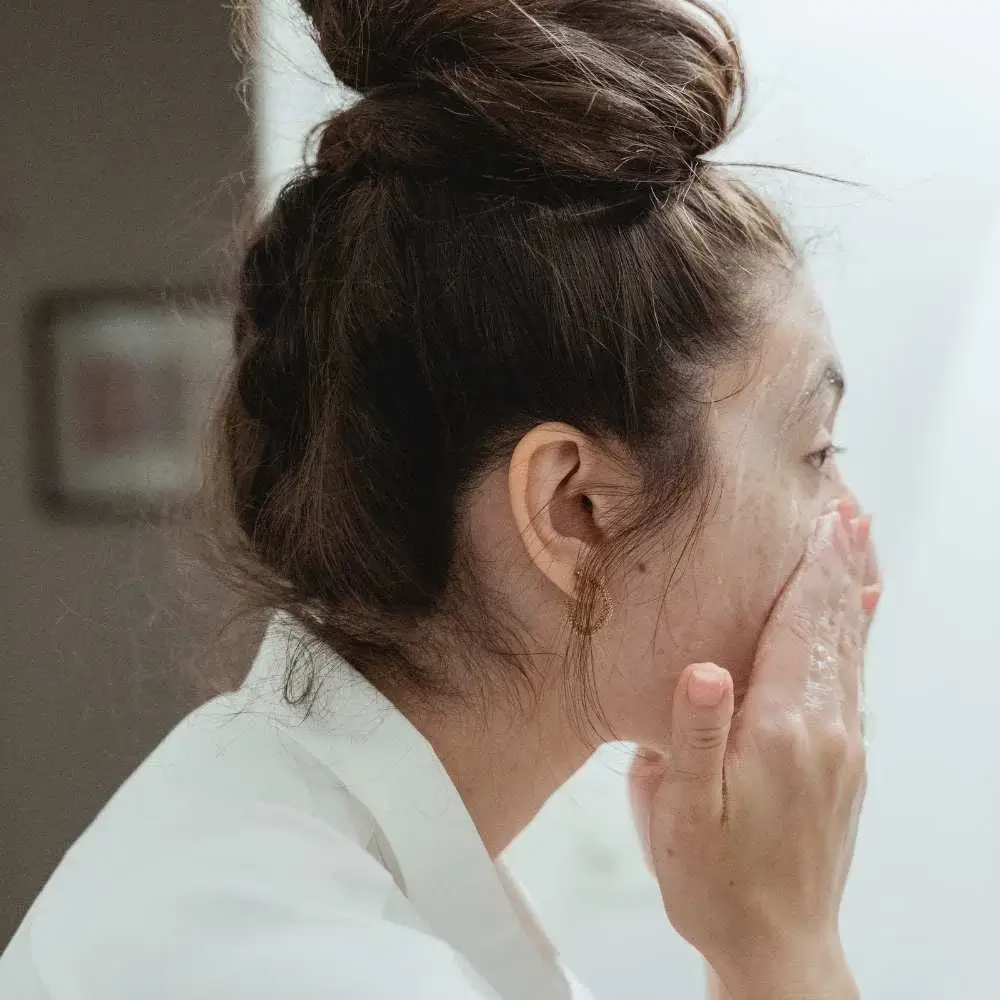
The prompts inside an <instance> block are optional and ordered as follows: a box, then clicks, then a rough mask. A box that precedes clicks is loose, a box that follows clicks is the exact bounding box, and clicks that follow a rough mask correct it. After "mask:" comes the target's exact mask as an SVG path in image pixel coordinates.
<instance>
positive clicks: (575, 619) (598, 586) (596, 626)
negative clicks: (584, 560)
mask: <svg viewBox="0 0 1000 1000" xmlns="http://www.w3.org/2000/svg"><path fill="white" fill-rule="evenodd" d="M573 576H575V577H576V578H577V579H578V580H579V581H580V582H581V584H582V585H583V586H588V585H589V586H592V587H594V589H595V590H596V591H597V597H598V599H599V600H600V602H601V603H600V609H599V610H598V611H597V613H596V615H594V617H593V619H591V618H590V615H589V614H587V612H588V610H589V611H592V610H593V605H592V604H591V605H589V606H588V602H586V601H583V600H581V599H580V598H571V599H570V600H568V601H567V602H566V607H567V609H568V611H569V623H570V626H571V627H572V629H573V631H574V632H578V633H579V634H580V635H594V634H595V633H597V632H600V631H601V629H602V628H604V626H605V625H607V624H608V621H609V620H610V618H611V616H612V615H613V614H614V613H615V602H614V601H613V600H612V599H611V594H610V592H609V591H608V588H607V585H606V584H605V583H604V581H603V580H599V579H597V578H595V577H587V576H584V575H583V574H582V573H579V572H577V573H574V574H573ZM581 589H582V588H581Z"/></svg>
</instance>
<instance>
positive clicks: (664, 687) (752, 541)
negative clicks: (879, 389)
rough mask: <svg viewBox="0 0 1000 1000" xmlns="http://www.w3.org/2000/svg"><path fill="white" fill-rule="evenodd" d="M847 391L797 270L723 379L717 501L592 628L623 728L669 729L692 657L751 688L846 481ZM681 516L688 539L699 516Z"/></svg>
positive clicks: (642, 562) (606, 692) (616, 721)
mask: <svg viewBox="0 0 1000 1000" xmlns="http://www.w3.org/2000/svg"><path fill="white" fill-rule="evenodd" d="M842 394H843V376H842V375H841V370H840V364H839V361H838V359H837V355H836V352H835V350H834V348H833V345H832V343H831V340H830V338H829V335H828V331H827V327H826V323H825V319H824V316H823V312H822V309H821V307H820V305H819V303H818V302H817V300H816V298H815V295H814V292H813V290H812V288H811V286H810V285H809V284H808V282H807V281H806V280H805V279H799V280H798V281H797V282H796V284H795V285H794V287H793V289H792V291H791V294H790V295H789V296H788V297H787V298H786V299H784V300H783V301H782V303H781V305H780V306H779V307H778V308H777V309H776V310H775V311H773V312H772V319H771V322H770V323H769V324H768V327H767V329H766V331H765V332H764V334H763V341H762V344H761V349H760V350H759V351H758V352H757V354H756V357H755V358H754V359H753V361H752V363H750V364H743V365H740V366H734V367H732V368H730V369H727V370H725V371H722V372H720V373H719V375H718V377H717V379H716V384H715V391H714V393H713V399H714V400H715V401H716V402H714V403H713V406H712V412H711V417H710V438H711V443H712V451H713V461H712V476H713V477H714V479H713V485H714V486H715V492H714V494H713V498H714V502H713V504H712V505H711V507H710V508H709V510H708V512H707V517H706V519H705V521H704V523H703V524H702V526H701V528H700V529H698V530H697V533H696V534H694V536H693V541H692V542H691V544H690V546H689V547H688V549H687V551H686V552H683V551H679V550H680V549H682V545H681V544H679V543H678V531H677V526H676V525H673V526H668V528H666V529H665V530H664V531H663V533H662V537H661V538H660V539H659V540H658V541H657V543H656V544H654V546H653V547H652V549H650V550H647V551H646V552H645V553H644V554H643V555H642V556H640V557H638V559H637V560H633V563H634V564H633V565H630V566H629V567H628V571H627V573H626V575H625V576H624V577H623V578H622V579H621V580H620V581H615V584H616V589H619V588H620V589H619V593H621V594H622V595H623V596H622V600H621V602H620V605H619V608H618V610H617V611H616V613H615V615H614V618H613V624H612V625H609V626H608V627H607V629H606V630H605V632H606V633H607V634H606V635H605V634H604V633H599V634H598V635H597V636H595V640H597V641H598V642H599V643H600V649H601V652H602V654H603V655H600V656H599V661H598V662H603V663H604V664H606V665H607V666H606V667H605V670H604V677H603V678H602V679H601V688H602V691H601V700H602V705H603V707H604V709H605V711H606V713H607V715H608V718H609V720H610V721H611V722H612V723H613V725H614V728H615V730H616V733H617V734H618V735H620V736H621V737H622V738H627V739H635V740H642V739H644V738H649V737H656V736H658V735H659V736H662V733H663V726H664V724H665V723H666V722H667V720H668V719H669V706H670V699H671V698H672V696H673V687H674V685H675V683H676V680H677V677H678V675H679V673H680V671H681V670H682V669H683V667H684V666H685V665H686V664H688V663H692V662H699V661H707V660H711V661H713V662H716V663H719V664H721V665H723V666H725V667H726V668H727V669H729V670H730V671H731V672H732V674H733V677H734V680H735V682H736V689H737V695H738V696H739V695H741V694H742V693H743V692H744V691H745V690H746V685H747V682H748V680H749V676H750V671H751V667H752V664H753V657H754V652H755V649H756V645H757V641H758V638H759V636H760V633H761V630H762V628H763V626H764V624H765V622H766V620H767V618H768V615H769V614H770V612H771V609H772V607H773V605H774V603H775V600H776V598H777V597H778V595H779V593H780V592H781V590H782V588H783V587H784V585H785V583H786V582H787V580H788V578H789V577H790V575H791V573H792V571H793V570H794V569H795V567H796V565H797V563H798V561H799V560H800V558H801V557H802V554H803V552H804V549H805V545H806V540H807V537H808V534H809V530H810V523H811V521H812V520H813V518H815V517H816V516H817V515H818V514H819V513H820V512H821V511H822V509H823V508H824V507H825V506H826V505H827V504H828V503H829V502H830V501H831V500H833V499H834V498H836V497H840V496H844V495H845V494H847V493H848V490H847V487H846V486H845V484H844V482H843V480H842V479H841V476H840V473H839V471H838V469H837V464H836V454H835V437H834V422H835V419H836V416H837V409H838V407H839V403H840V398H841V396H842ZM686 528H687V530H686V531H681V532H680V533H679V534H680V542H681V543H683V540H684V538H685V537H690V536H691V532H692V531H694V524H693V523H692V524H690V525H687V526H686ZM671 578H673V582H672V584H671V585H670V586H669V587H668V586H667V581H668V580H670V579H671ZM595 651H596V650H595Z"/></svg>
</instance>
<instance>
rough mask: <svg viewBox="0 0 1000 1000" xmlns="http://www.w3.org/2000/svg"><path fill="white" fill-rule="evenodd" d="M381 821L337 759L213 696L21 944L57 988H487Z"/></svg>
mask: <svg viewBox="0 0 1000 1000" xmlns="http://www.w3.org/2000/svg"><path fill="white" fill-rule="evenodd" d="M373 838H374V827H373V824H372V822H371V820H370V817H368V816H367V814H366V811H365V810H364V808H363V807H362V806H360V804H359V803H357V802H356V801H354V800H353V799H352V798H351V797H350V796H349V795H348V794H347V793H346V791H345V790H344V789H343V788H342V787H338V786H337V783H336V780H335V777H334V776H333V775H332V774H331V773H330V771H329V770H327V769H325V768H321V767H319V766H318V765H316V763H315V762H314V761H312V760H311V759H310V758H309V756H308V754H306V753H305V752H304V751H302V750H301V748H300V747H298V746H297V745H296V744H295V743H294V741H291V740H287V741H286V740H285V739H284V738H283V737H282V733H281V731H280V729H277V728H275V727H273V726H270V725H269V724H268V722H267V720H266V719H263V718H260V717H254V716H253V715H252V714H247V713H240V714H237V715H234V714H232V713H231V712H230V713H228V715H227V713H226V710H225V706H224V705H223V706H219V705H216V706H214V707H211V708H208V709H206V710H203V711H199V712H197V713H195V714H194V715H193V716H191V717H189V718H188V719H187V720H185V722H184V723H182V724H181V726H179V727H178V729H177V730H175V732H174V733H173V734H171V736H170V737H168V738H167V740H166V741H165V742H164V743H163V744H162V745H161V746H160V747H159V748H158V749H157V750H156V751H155V752H154V753H153V754H152V755H151V756H150V758H149V759H148V760H147V761H146V762H145V763H144V764H143V765H142V766H141V767H140V768H139V770H138V771H137V772H136V773H135V774H134V775H133V776H132V778H130V779H129V781H128V782H126V784H125V786H123V788H122V789H121V790H120V791H119V792H118V794H117V795H116V796H115V797H114V799H113V800H112V801H111V802H110V803H109V805H108V806H107V807H106V809H105V810H104V811H103V812H102V814H101V815H100V816H99V817H98V818H97V820H96V821H95V822H94V823H93V824H92V826H91V828H90V829H89V830H88V831H87V832H86V833H85V834H84V836H83V837H82V838H81V839H80V840H79V841H78V843H77V844H76V845H75V846H74V847H73V849H72V850H71V851H70V852H69V854H68V855H67V856H66V858H65V859H64V861H63V863H62V864H61V865H60V867H59V869H58V870H57V871H56V873H55V875H54V876H53V877H52V879H51V880H50V882H49V884H48V885H47V886H46V888H45V890H44V891H43V893H42V895H41V896H40V897H39V899H38V900H37V901H36V903H35V906H34V907H33V908H32V911H31V913H30V914H29V917H28V919H27V921H26V923H25V926H24V927H23V928H22V931H21V932H20V935H19V939H20V940H21V941H22V944H21V945H20V946H19V951H20V955H21V956H22V957H21V958H18V959H17V960H18V961H23V956H25V955H30V960H31V964H32V966H33V968H34V974H35V975H37V976H38V977H39V978H40V979H41V981H42V982H44V983H45V985H46V988H47V990H48V991H49V994H48V995H50V996H52V997H53V998H60V1000H61V998H62V997H64V996H65V997H70V996H72V997H73V998H79V1000H119V998H120V1000H125V998H128V1000H134V998H135V997H143V1000H175V998H177V1000H180V998H184V1000H187V998H189V997H194V996H198V997H205V998H214V997H219V998H220V1000H222V998H226V1000H230V998H233V1000H236V998H239V1000H256V998H258V997H259V998H261V1000H264V998H268V1000H270V998H273V997H274V996H295V998H296V1000H310V998H312V997H314V996H315V997H316V998H317V1000H318V998H319V997H322V998H323V1000H332V998H336V997H341V996H342V997H345V998H346V997H349V998H352V1000H353V998H357V1000H364V998H367V997H376V996H379V997H381V996H397V995H398V996H403V995H406V996H411V997H423V996H427V997H431V996H434V997H435V1000H445V998H446V997H448V996H449V992H448V990H449V989H450V990H451V992H452V994H453V995H454V996H456V998H465V997H470V998H478V997H480V996H484V997H489V996H490V995H491V994H490V993H489V991H488V990H486V989H485V987H483V986H482V985H481V984H478V983H477V980H476V977H475V975H474V973H472V972H471V970H469V969H468V968H467V966H466V965H465V963H464V962H463V961H462V960H461V959H460V958H459V956H458V955H457V954H455V953H454V952H453V951H452V950H451V949H450V948H449V947H448V946H447V945H446V944H445V943H444V942H442V941H440V940H437V939H436V938H434V937H433V936H432V935H431V934H429V933H428V932H427V930H426V928H425V927H424V926H423V923H422V921H421V919H420V917H419V915H418V914H417V913H416V911H415V910H414V909H413V908H412V906H411V905H410V904H409V901H408V900H407V899H406V897H405V896H404V894H403V892H402V891H401V889H400V888H399V886H398V885H397V884H396V882H395V880H394V879H393V877H392V875H391V874H390V872H389V871H388V870H387V869H386V867H385V866H384V865H383V864H382V863H381V859H380V857H379V855H378V850H377V848H376V847H375V846H374V843H373ZM15 957H16V956H15ZM12 961H13V959H12ZM5 971H7V970H5ZM424 983H426V984H427V986H426V991H425V987H424V986H423V985H419V986H415V985H414V984H424ZM463 990H464V991H465V992H463ZM434 991H436V992H434ZM456 991H457V992H456ZM4 1000H6V998H4Z"/></svg>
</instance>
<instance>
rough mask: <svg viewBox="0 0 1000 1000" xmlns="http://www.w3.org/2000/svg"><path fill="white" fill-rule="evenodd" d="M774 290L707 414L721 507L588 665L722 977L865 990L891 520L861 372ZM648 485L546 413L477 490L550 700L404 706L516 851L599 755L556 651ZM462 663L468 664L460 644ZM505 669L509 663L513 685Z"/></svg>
mask: <svg viewBox="0 0 1000 1000" xmlns="http://www.w3.org/2000/svg"><path fill="white" fill-rule="evenodd" d="M776 301H778V302H779V304H777V305H776V306H775V308H774V309H773V310H772V312H771V315H770V321H769V322H768V323H767V324H766V325H765V328H764V329H763V331H762V334H761V339H760V345H759V350H758V351H757V352H755V355H754V357H753V358H752V359H751V361H750V362H749V363H743V364H740V365H734V366H732V367H730V368H727V369H724V370H721V371H719V372H718V373H717V377H716V379H715V384H714V390H713V393H712V396H711V398H710V399H706V401H705V406H706V408H707V411H708V420H709V436H710V441H711V450H712V456H713V461H712V481H711V484H710V485H711V487H712V489H711V495H712V497H713V502H712V503H711V504H710V505H709V507H708V509H707V512H706V516H705V518H704V520H703V521H702V522H701V523H700V524H697V525H696V524H695V522H694V521H693V520H692V521H689V522H687V523H683V519H678V520H676V521H673V522H670V523H668V524H667V525H665V526H664V528H663V530H662V531H661V532H660V534H659V535H658V536H657V537H656V538H655V539H653V541H652V544H650V545H648V546H645V547H643V548H642V550H641V551H639V552H635V553H632V554H631V555H630V557H629V558H628V559H626V560H624V561H623V562H622V563H621V564H617V565H615V566H613V567H612V571H611V572H610V573H609V575H608V577H607V579H606V580H604V581H602V582H603V584H604V586H605V587H606V589H607V594H608V596H609V597H610V599H611V600H612V601H613V605H614V610H613V612H612V614H611V615H610V618H609V621H608V623H607V626H606V627H604V628H602V629H601V630H600V631H599V632H598V633H597V634H596V635H595V636H594V637H593V640H592V647H591V654H592V655H591V669H592V674H591V675H590V676H591V678H592V682H593V685H594V693H595V694H596V696H597V699H598V701H599V703H600V707H601V710H602V713H603V720H602V722H601V725H602V726H604V727H605V728H604V730H603V731H600V732H599V733H597V738H598V739H601V738H603V739H625V740H631V741H634V742H636V743H638V744H639V745H640V747H641V748H643V749H642V750H641V752H640V755H639V756H638V757H637V760H636V764H635V766H634V769H633V772H632V775H631V790H632V799H633V805H634V809H635V813H636V822H637V829H638V831H639V834H640V839H641V840H642V841H643V842H644V846H645V849H646V852H647V858H648V859H649V861H650V864H651V867H652V869H653V871H654V874H655V875H656V877H657V879H658V882H659V884H660V887H661V891H662V892H663V895H664V903H665V906H666V909H667V912H668V914H669V915H670V917H671V920H672V921H673V922H674V923H675V926H677V927H678V929H679V930H680V932H681V933H682V934H683V935H684V936H685V937H687V938H688V940H689V941H691V943H692V944H694V945H695V947H697V948H698V949H699V950H700V951H701V952H702V954H703V955H704V956H705V957H706V959H707V961H708V962H709V963H710V966H711V968H712V969H714V970H715V971H716V972H717V973H718V977H716V976H715V974H714V973H712V976H711V979H710V982H711V983H712V984H713V988H715V989H717V990H723V991H728V993H729V995H730V996H731V997H732V998H733V1000H757V998H758V997H760V998H761V1000H763V998H764V997H768V998H770V1000H781V998H782V997H792V996H796V997H800V998H801V997H814V998H820V997H826V998H829V1000H847V998H853V997H854V996H855V995H856V988H855V986H854V983H853V979H852V977H851V974H850V971H849V969H848V967H847V964H846V962H845V960H844V957H843V952H842V950H841V948H840V943H839V932H838V928H837V915H838V913H839V906H840V898H841V895H842V892H843V886H844V880H845V879H846V875H847V871H848V868H849V865H850V860H851V856H852V852H853V844H854V834H855V830H856V823H857V817H858V813H859V811H860V803H861V799H862V796H863V787H864V746H863V737H862V732H861V730H862V723H861V712H860V710H859V703H860V686H861V677H862V667H863V651H864V644H865V640H866V638H867V629H868V623H869V621H870V615H871V613H872V612H873V611H874V606H875V603H876V602H877V599H878V594H879V589H878V587H879V582H878V576H877V568H876V564H875V561H874V555H873V553H872V551H871V542H870V533H871V522H870V519H868V518H866V517H861V516H860V514H861V511H860V506H859V505H858V503H857V502H856V500H855V499H854V498H853V497H851V496H850V492H849V490H848V488H847V486H846V484H845V483H844V482H843V480H842V479H841V477H840V474H839V472H838V470H837V467H836V462H835V459H834V457H833V454H832V452H833V443H834V438H833V432H834V423H835V419H836V413H837V408H838V406H839V402H840V397H841V395H842V389H843V378H842V375H841V374H840V366H839V362H838V360H837V357H836V353H835V351H834V349H833V346H832V343H831V340H830V337H829V334H828V331H827V328H826V324H825V322H824V319H823V314H822V311H821V310H820V309H819V307H818V304H817V302H816V299H815V296H814V294H813V292H812V290H811V288H810V286H809V285H808V283H807V282H806V281H805V280H804V278H801V277H800V278H799V280H798V281H797V283H796V284H795V286H794V288H793V290H792V292H791V294H790V295H787V296H784V297H782V298H781V299H780V301H779V300H776ZM635 485H636V470H634V469H631V468H630V467H629V463H628V461H627V460H626V459H624V458H623V456H621V455H620V454H616V453H615V452H614V449H613V447H610V446H609V445H608V444H607V443H602V442H595V441H593V440H591V439H589V438H587V437H586V436H585V435H583V434H581V433H579V432H578V431H577V430H575V429H574V428H572V427H568V426H565V425H561V424H545V425H540V426H538V427H535V428H533V429H532V430H531V431H530V432H528V433H527V434H526V435H525V436H524V437H523V438H522V439H521V441H520V442H519V443H518V445H517V447H516V449H515V451H514V454H513V456H512V458H511V462H510V465H509V468H507V469H506V470H498V471H497V472H495V473H494V474H493V475H491V476H489V477H487V478H486V479H485V480H484V481H483V482H482V483H481V484H480V486H479V488H478V489H477V490H476V491H475V492H474V493H473V495H472V497H471V498H470V504H469V511H468V518H467V523H466V531H465V538H466V541H467V544H468V545H469V550H470V551H469V553H468V554H469V555H470V556H471V558H472V560H473V563H474V565H476V566H477V567H478V568H479V570H480V578H481V581H482V584H483V588H484V591H485V593H486V595H487V600H492V599H495V600H496V601H497V602H502V603H503V604H504V605H505V606H507V607H508V608H509V609H510V612H511V614H512V618H513V620H514V621H515V622H517V623H518V630H519V631H520V633H521V634H522V636H523V637H524V655H523V660H522V664H521V665H522V667H523V668H524V670H525V673H526V675H527V676H528V677H529V678H530V679H531V685H530V697H525V696H524V692H523V691H520V692H518V691H517V690H516V689H514V688H507V691H508V692H510V696H509V697H504V696H503V691H504V688H503V687H502V686H500V685H497V686H494V687H493V688H491V689H490V690H489V692H488V696H487V697H485V698H481V699H479V700H478V701H467V702H462V701H461V700H459V701H455V702H451V703H449V704H444V703H443V702H441V701H437V702H433V703H432V702H428V701H423V702H411V703H409V704H407V703H405V699H404V700H403V701H400V700H398V699H397V704H400V707H401V708H402V709H403V710H404V711H405V712H407V714H408V715H409V716H410V718H411V720H412V721H413V722H414V723H415V724H416V725H417V726H418V728H420V729H421V730H422V731H423V732H424V734H425V735H426V736H427V738H428V739H429V740H430V742H431V744H432V745H433V746H434V748H435V750H436V751H437V753H438V755H439V757H440V758H441V760H442V762H443V763H444V765H445V767H446V768H447V769H448V771H449V773H450V774H451V776H452V778H453V780H454V781H455V783H456V786H457V787H458V789H459V791H460V793H461V794H462V796H463V798H464V799H465V802H466V804H467V806H468V808H469V810H470V813H471V815H472V817H473V819H474V821H475V822H476V824H477V827H478V828H479V830H480V833H481V834H482V836H483V839H484V842H485V843H486V845H487V848H488V849H489V850H490V851H491V853H493V854H494V855H496V854H499V853H500V852H501V851H502V850H503V849H504V848H505V847H506V846H507V845H508V844H509V843H510V841H511V840H512V839H513V838H514V837H515V836H516V835H517V834H518V833H519V832H520V831H521V830H522V829H523V827H524V826H525V825H526V824H527V823H528V822H529V821H530V820H531V819H532V817H533V816H534V815H535V814H536V813H537V811H538V809H539V808H540V807H541V806H542V804H543V803H544V802H545V800H546V799H547V798H548V797H549V795H551V794H552V792H554V791H555V790H556V788H558V787H559V785H560V784H562V783H563V782H564V781H565V780H566V779H567V778H568V777H569V775H570V774H572V772H573V771H574V770H576V769H577V768H578V767H579V766H580V765H581V764H582V763H583V762H584V760H586V758H587V756H588V755H589V754H590V753H591V752H592V750H593V748H594V738H593V735H591V737H589V738H588V737H587V735H586V734H585V733H583V732H582V731H581V729H580V727H579V726H578V725H577V724H576V722H577V719H578V716H576V715H574V712H573V708H574V704H575V702H577V701H578V700H579V698H580V690H579V688H578V687H575V686H574V684H575V681H577V678H574V677H573V676H569V677H568V676H567V673H566V667H565V662H564V659H563V657H562V656H561V655H559V653H558V652H557V651H558V650H565V648H566V640H567V635H568V632H569V626H568V621H569V617H570V615H569V612H568V605H567V602H568V601H572V600H573V598H574V596H575V595H576V593H577V592H578V588H579V587H580V586H581V581H580V579H579V577H578V576H577V573H576V571H577V568H578V567H580V566H581V565H583V564H585V560H586V557H587V555H588V552H590V551H591V550H592V547H594V546H599V545H600V544H601V542H602V541H603V539H604V538H605V537H607V536H608V534H609V532H610V531H611V528H612V527H613V525H614V524H615V518H616V514H617V513H618V511H617V509H616V508H617V506H618V505H620V504H621V503H622V502H623V500H622V498H623V497H624V496H627V495H628V493H629V491H630V490H633V491H634V489H635ZM831 509H833V510H835V511H836V513H833V514H830V513H827V514H826V516H824V512H828V511H830V510H831ZM696 528H697V530H696ZM668 582H669V584H670V585H669V586H668ZM698 664H702V665H703V666H704V669H706V670H708V671H710V672H714V678H715V680H714V681H712V680H711V678H709V686H710V687H711V685H712V684H713V683H714V684H715V685H716V686H718V685H720V684H721V687H720V688H719V691H720V695H721V700H720V699H715V701H716V702H717V704H716V705H715V707H714V708H712V709H709V710H705V709H703V708H701V707H698V706H697V705H696V704H695V694H694V692H695V690H696V688H695V686H694V680H693V678H694V676H695V674H696V673H698V670H699V668H698V666H697V665H698ZM446 666H447V668H448V669H450V670H451V671H452V676H453V677H456V678H461V677H462V676H463V671H466V670H467V669H468V664H467V662H466V661H464V660H463V657H462V655H461V651H460V649H456V651H455V656H454V661H453V662H452V663H451V664H448V665H446ZM475 666H476V668H477V670H478V672H479V675H480V676H482V669H483V667H484V666H486V667H487V668H488V667H489V665H488V664H483V663H482V662H481V661H479V662H477V664H476V665H475ZM507 666H509V664H505V663H503V662H501V661H500V660H499V659H498V662H497V664H495V667H496V670H497V676H504V668H505V667H507ZM703 679H704V678H703ZM480 691H481V692H483V691H484V689H483V688H480ZM761 803H765V804H767V803H769V804H770V805H769V806H766V807H764V806H761ZM769 809H770V812H769V811H768V810H769ZM790 824H791V825H790ZM760 956H764V959H763V961H762V960H761V957H760ZM720 995H721V996H725V995H726V994H725V993H724V992H723V993H721V994H720Z"/></svg>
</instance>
